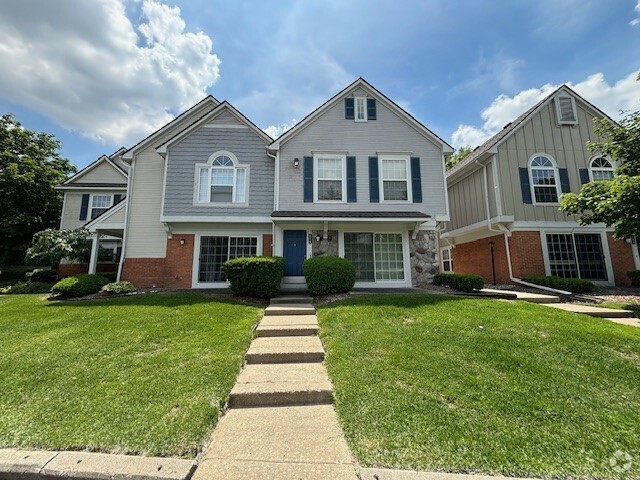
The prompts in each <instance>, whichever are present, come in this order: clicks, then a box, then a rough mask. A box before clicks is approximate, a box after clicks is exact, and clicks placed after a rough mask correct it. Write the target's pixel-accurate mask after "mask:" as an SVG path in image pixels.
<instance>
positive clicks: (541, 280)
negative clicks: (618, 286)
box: [523, 275, 597, 293]
mask: <svg viewBox="0 0 640 480" xmlns="http://www.w3.org/2000/svg"><path fill="white" fill-rule="evenodd" d="M523 280H524V281H525V282H529V283H535V284H536V285H542V286H544V287H551V288H555V289H557V290H565V291H568V292H571V293H593V292H595V291H596V290H597V288H596V286H595V285H594V284H593V283H591V282H589V281H588V280H582V279H580V278H564V277H545V276H543V275H538V276H533V277H526V278H524V279H523Z"/></svg>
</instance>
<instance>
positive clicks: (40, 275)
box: [27, 268, 58, 283]
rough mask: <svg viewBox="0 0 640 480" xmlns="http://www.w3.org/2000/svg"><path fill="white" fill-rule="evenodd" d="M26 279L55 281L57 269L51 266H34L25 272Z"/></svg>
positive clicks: (41, 281) (45, 281) (44, 281)
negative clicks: (33, 268)
mask: <svg viewBox="0 0 640 480" xmlns="http://www.w3.org/2000/svg"><path fill="white" fill-rule="evenodd" d="M27 279H29V280H31V281H32V282H40V283H55V282H56V281H57V280H58V271H57V270H53V269H51V268H36V269H35V270H31V271H30V272H29V273H27Z"/></svg>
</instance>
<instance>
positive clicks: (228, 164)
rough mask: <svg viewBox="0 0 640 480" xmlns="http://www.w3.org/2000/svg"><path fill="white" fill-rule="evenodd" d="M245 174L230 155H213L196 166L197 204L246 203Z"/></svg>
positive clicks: (223, 153)
mask: <svg viewBox="0 0 640 480" xmlns="http://www.w3.org/2000/svg"><path fill="white" fill-rule="evenodd" d="M247 173H248V167H246V166H243V165H240V164H239V163H238V160H237V159H236V158H235V157H234V156H233V155H232V154H230V153H228V152H222V153H217V154H213V155H212V156H211V157H210V158H209V162H208V163H207V164H206V165H199V166H198V195H197V198H198V203H199V204H207V203H237V204H244V203H246V197H247V192H246V190H247V176H248V175H247Z"/></svg>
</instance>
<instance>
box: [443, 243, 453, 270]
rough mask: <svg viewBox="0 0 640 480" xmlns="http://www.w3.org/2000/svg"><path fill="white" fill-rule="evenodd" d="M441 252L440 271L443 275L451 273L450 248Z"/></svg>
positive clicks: (451, 259) (451, 258)
mask: <svg viewBox="0 0 640 480" xmlns="http://www.w3.org/2000/svg"><path fill="white" fill-rule="evenodd" d="M441 252H442V271H443V272H444V273H453V257H452V256H451V247H447V248H443V249H442V250H441Z"/></svg>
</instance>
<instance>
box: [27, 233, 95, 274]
mask: <svg viewBox="0 0 640 480" xmlns="http://www.w3.org/2000/svg"><path fill="white" fill-rule="evenodd" d="M88 234H89V232H87V231H86V230H85V229H84V228H76V229H74V230H58V229H56V228H47V229H46V230H42V231H41V232H38V233H36V234H35V235H34V236H33V240H32V242H31V246H30V247H29V248H28V249H27V253H26V260H27V263H28V264H30V265H39V266H52V267H56V266H58V264H59V263H60V261H61V260H62V259H63V258H65V259H67V260H72V261H80V262H83V261H85V262H86V261H87V259H88V257H89V254H90V253H91V240H88V239H87V236H88Z"/></svg>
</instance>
